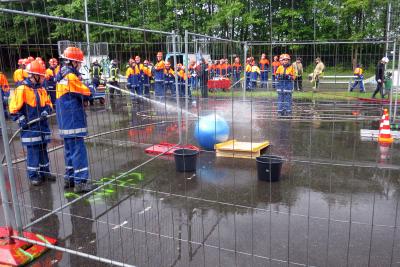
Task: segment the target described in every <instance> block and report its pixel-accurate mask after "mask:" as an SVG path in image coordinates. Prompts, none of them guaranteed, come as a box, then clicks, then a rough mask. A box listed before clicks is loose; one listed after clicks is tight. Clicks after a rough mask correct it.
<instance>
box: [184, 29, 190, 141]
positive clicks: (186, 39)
mask: <svg viewBox="0 0 400 267" xmlns="http://www.w3.org/2000/svg"><path fill="white" fill-rule="evenodd" d="M188 42H189V32H188V31H187V30H185V58H186V64H185V73H186V79H185V109H186V111H189V98H188V97H189V66H188V65H189V63H190V62H189V44H188ZM188 116H189V115H188V112H185V125H186V131H185V144H187V143H188V120H189V119H188Z"/></svg>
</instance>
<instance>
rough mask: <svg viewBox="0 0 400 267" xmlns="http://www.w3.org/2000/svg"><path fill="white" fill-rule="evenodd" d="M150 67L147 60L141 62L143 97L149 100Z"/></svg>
mask: <svg viewBox="0 0 400 267" xmlns="http://www.w3.org/2000/svg"><path fill="white" fill-rule="evenodd" d="M151 72H152V66H151V64H150V62H149V60H147V59H145V60H144V61H143V95H144V96H145V97H147V98H150V80H151V77H152V73H151Z"/></svg>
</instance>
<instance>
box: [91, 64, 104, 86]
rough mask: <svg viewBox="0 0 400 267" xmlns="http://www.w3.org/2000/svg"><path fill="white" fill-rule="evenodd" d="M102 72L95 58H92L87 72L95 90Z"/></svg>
mask: <svg viewBox="0 0 400 267" xmlns="http://www.w3.org/2000/svg"><path fill="white" fill-rule="evenodd" d="M102 73H103V70H102V68H101V66H100V64H99V62H98V61H97V59H95V60H93V62H92V67H91V68H90V71H89V74H90V78H91V79H92V84H93V87H94V89H95V90H96V89H97V87H99V85H100V78H101V75H102Z"/></svg>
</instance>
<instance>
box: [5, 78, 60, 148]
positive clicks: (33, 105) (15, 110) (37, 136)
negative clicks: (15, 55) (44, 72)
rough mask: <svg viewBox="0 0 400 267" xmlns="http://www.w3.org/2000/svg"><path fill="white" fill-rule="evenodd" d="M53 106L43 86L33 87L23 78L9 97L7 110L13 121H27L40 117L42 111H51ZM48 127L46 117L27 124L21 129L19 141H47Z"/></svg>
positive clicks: (25, 142)
mask: <svg viewBox="0 0 400 267" xmlns="http://www.w3.org/2000/svg"><path fill="white" fill-rule="evenodd" d="M52 109H53V106H52V104H51V101H50V99H49V97H48V95H47V92H46V90H45V89H44V88H43V87H41V86H40V87H38V88H34V86H33V85H32V83H31V82H30V81H29V80H24V81H23V82H22V85H20V86H18V87H17V88H16V89H15V90H14V92H13V94H12V96H11V98H10V105H9V110H10V114H11V117H12V118H13V120H14V121H17V120H19V119H25V120H26V121H27V122H30V121H33V120H35V119H38V118H40V115H41V113H42V112H43V111H47V113H48V114H50V113H51V111H52ZM50 135H51V131H50V127H49V124H48V122H47V120H46V119H44V120H39V121H37V122H34V123H32V124H29V125H28V126H27V127H26V129H23V130H22V131H21V141H22V144H24V145H35V144H41V143H48V142H49V141H50Z"/></svg>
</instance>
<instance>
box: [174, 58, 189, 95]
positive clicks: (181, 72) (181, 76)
mask: <svg viewBox="0 0 400 267" xmlns="http://www.w3.org/2000/svg"><path fill="white" fill-rule="evenodd" d="M176 75H177V76H178V88H179V97H185V89H186V80H187V75H186V73H185V67H184V66H183V65H182V64H181V63H178V64H177V65H176ZM188 96H189V98H192V94H191V92H190V87H188Z"/></svg>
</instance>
